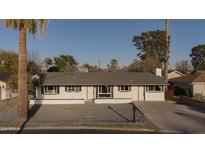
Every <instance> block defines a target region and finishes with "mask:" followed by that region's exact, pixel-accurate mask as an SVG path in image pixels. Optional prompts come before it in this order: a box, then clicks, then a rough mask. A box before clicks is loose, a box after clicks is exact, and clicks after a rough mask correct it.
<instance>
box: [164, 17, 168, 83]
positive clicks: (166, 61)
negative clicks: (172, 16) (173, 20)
mask: <svg viewBox="0 0 205 154" xmlns="http://www.w3.org/2000/svg"><path fill="white" fill-rule="evenodd" d="M168 26H169V24H168V19H166V51H165V63H164V78H165V80H166V81H168V65H169V29H168Z"/></svg>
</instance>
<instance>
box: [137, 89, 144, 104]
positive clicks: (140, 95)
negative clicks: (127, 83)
mask: <svg viewBox="0 0 205 154" xmlns="http://www.w3.org/2000/svg"><path fill="white" fill-rule="evenodd" d="M144 90H145V88H144V86H139V87H138V91H139V92H138V95H139V97H138V99H137V100H139V101H144V97H145V96H144Z"/></svg>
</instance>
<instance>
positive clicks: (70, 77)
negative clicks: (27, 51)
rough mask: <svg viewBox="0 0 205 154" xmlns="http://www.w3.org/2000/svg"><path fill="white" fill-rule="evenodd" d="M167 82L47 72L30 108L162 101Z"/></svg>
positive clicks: (141, 76)
mask: <svg viewBox="0 0 205 154" xmlns="http://www.w3.org/2000/svg"><path fill="white" fill-rule="evenodd" d="M165 86H166V82H165V80H164V79H163V78H162V77H159V76H156V75H154V74H152V73H145V72H87V73H86V72H76V73H68V72H48V73H46V74H44V75H42V76H41V77H40V85H39V86H38V87H37V88H36V98H35V100H30V103H31V104H83V103H85V102H86V101H92V102H94V103H130V102H132V101H164V99H165V93H164V89H165V88H164V87H165Z"/></svg>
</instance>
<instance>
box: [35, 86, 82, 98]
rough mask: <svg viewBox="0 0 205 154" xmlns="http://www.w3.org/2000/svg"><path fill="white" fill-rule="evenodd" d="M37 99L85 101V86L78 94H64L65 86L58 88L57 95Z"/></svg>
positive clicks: (44, 95) (45, 95) (46, 95)
mask: <svg viewBox="0 0 205 154" xmlns="http://www.w3.org/2000/svg"><path fill="white" fill-rule="evenodd" d="M39 90H40V89H39ZM38 99H86V86H82V87H81V91H80V92H66V91H65V86H60V87H59V94H52V95H50V94H43V95H42V96H41V97H38Z"/></svg>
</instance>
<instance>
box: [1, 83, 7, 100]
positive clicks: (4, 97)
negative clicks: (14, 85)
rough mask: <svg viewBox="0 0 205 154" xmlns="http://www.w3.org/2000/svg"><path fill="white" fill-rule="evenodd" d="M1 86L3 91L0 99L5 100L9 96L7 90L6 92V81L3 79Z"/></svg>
mask: <svg viewBox="0 0 205 154" xmlns="http://www.w3.org/2000/svg"><path fill="white" fill-rule="evenodd" d="M0 87H1V89H0V90H1V91H0V95H1V96H0V99H1V100H4V99H6V98H7V92H6V83H5V82H3V81H0Z"/></svg>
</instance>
